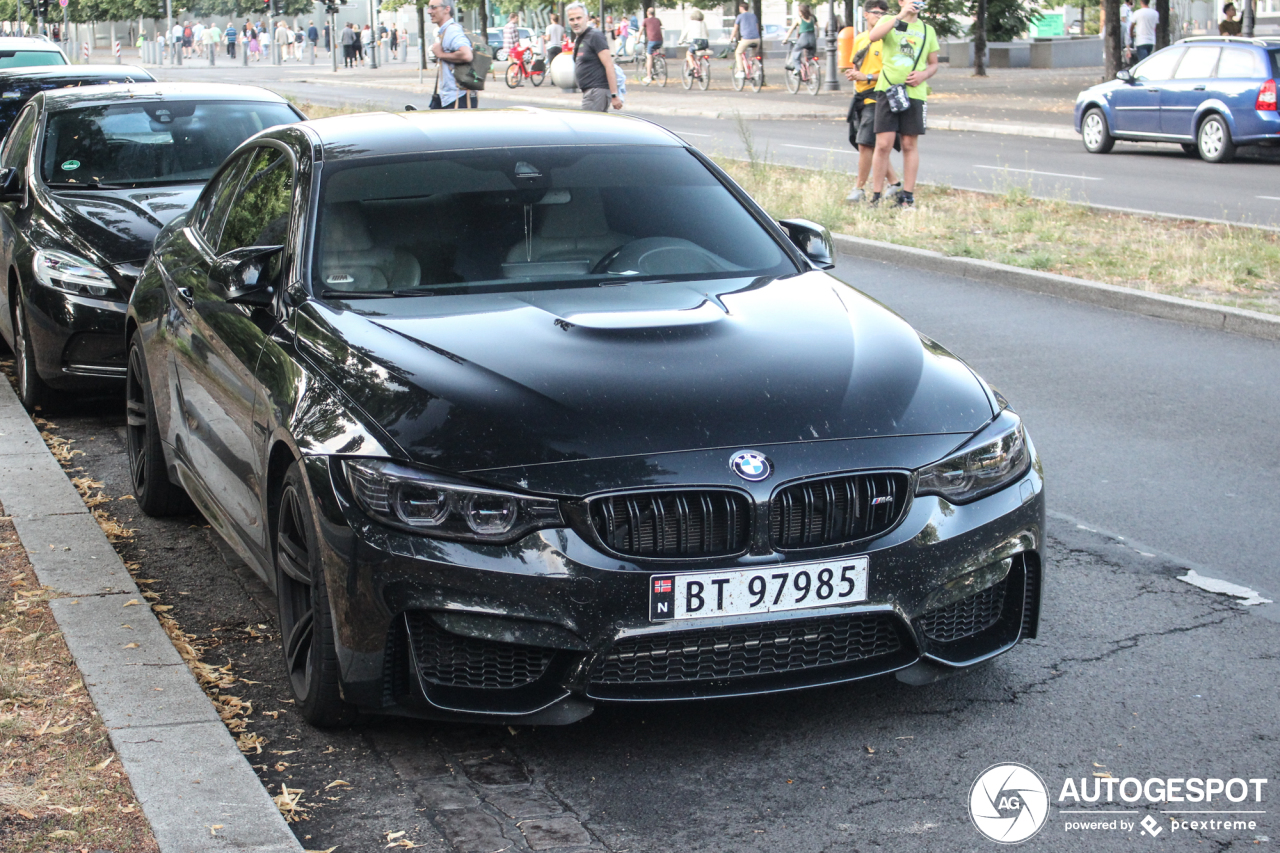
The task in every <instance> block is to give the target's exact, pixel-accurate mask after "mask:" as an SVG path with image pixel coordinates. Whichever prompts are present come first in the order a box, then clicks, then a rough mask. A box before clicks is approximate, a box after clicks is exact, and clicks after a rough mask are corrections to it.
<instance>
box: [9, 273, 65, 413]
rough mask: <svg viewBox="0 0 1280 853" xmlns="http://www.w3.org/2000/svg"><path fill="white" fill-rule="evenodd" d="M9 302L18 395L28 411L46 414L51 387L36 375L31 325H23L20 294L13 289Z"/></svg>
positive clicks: (37, 369) (51, 406)
mask: <svg viewBox="0 0 1280 853" xmlns="http://www.w3.org/2000/svg"><path fill="white" fill-rule="evenodd" d="M14 296H15V298H14V306H13V370H14V374H15V378H17V380H18V399H20V400H22V405H23V406H25V407H26V410H27V411H28V412H34V411H35V410H36V409H40V410H41V412H43V413H44V414H48V413H49V411H50V410H51V409H52V408H53V400H54V396H55V393H56V392H55V391H54V390H53V388H51V387H49V384H48V383H47V382H45V381H44V380H43V379H41V378H40V370H39V368H37V367H36V349H35V344H33V343H32V342H31V327H30V326H28V325H27V311H26V308H25V306H23V304H22V297H21V296H19V295H18V294H17V290H16V289H15V292H14Z"/></svg>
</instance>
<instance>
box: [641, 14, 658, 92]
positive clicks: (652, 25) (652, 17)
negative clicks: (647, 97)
mask: <svg viewBox="0 0 1280 853" xmlns="http://www.w3.org/2000/svg"><path fill="white" fill-rule="evenodd" d="M642 29H643V30H644V33H643V35H644V53H645V57H644V80H643V81H641V82H643V83H644V84H645V85H648V84H649V83H651V82H653V55H654V54H655V53H657V52H658V51H660V50H662V20H661V19H660V18H659V17H658V16H657V15H656V14H654V11H653V7H652V6H650V7H649V8H648V9H646V10H645V15H644V23H643V26H642Z"/></svg>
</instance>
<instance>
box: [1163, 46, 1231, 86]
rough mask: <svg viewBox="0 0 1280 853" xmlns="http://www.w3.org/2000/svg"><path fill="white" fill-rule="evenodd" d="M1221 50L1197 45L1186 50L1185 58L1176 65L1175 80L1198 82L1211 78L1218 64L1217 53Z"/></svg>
mask: <svg viewBox="0 0 1280 853" xmlns="http://www.w3.org/2000/svg"><path fill="white" fill-rule="evenodd" d="M1220 50H1221V48H1217V47H1209V46H1207V45H1197V46H1195V47H1189V48H1187V54H1186V56H1184V57H1182V62H1180V63H1178V72H1177V73H1176V74H1175V75H1174V79H1177V80H1198V79H1201V78H1203V77H1212V76H1213V67H1214V66H1215V65H1217V64H1218V52H1219V51H1220Z"/></svg>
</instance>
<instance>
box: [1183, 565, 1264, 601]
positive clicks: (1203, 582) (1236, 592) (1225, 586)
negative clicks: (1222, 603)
mask: <svg viewBox="0 0 1280 853" xmlns="http://www.w3.org/2000/svg"><path fill="white" fill-rule="evenodd" d="M1178 580H1180V581H1184V582H1186V583H1189V584H1191V585H1192V586H1198V587H1200V589H1203V590H1204V591H1205V592H1216V593H1218V594H1219V595H1230V596H1234V597H1235V598H1240V599H1243V600H1242V601H1241V602H1240V604H1241V605H1242V606H1244V607H1250V606H1252V605H1255V604H1271V603H1272V601H1271V599H1269V598H1263V597H1262V596H1261V595H1259V594H1258V593H1256V592H1254V591H1253V590H1251V589H1249V588H1248V587H1245V586H1239V585H1237V584H1233V583H1228V582H1227V581H1224V580H1218V579H1217V578H1207V577H1205V576H1204V575H1202V574H1198V573H1197V572H1196V570H1195V569H1187V573H1186V574H1185V575H1183V576H1182V577H1180V578H1178Z"/></svg>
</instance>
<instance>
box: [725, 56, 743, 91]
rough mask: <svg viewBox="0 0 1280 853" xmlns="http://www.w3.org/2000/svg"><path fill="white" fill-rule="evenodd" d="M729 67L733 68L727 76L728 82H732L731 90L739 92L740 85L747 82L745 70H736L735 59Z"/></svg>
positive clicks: (740, 89)
mask: <svg viewBox="0 0 1280 853" xmlns="http://www.w3.org/2000/svg"><path fill="white" fill-rule="evenodd" d="M729 67H730V68H731V69H733V70H732V72H731V74H730V78H729V79H730V82H732V83H733V90H734V91H735V92H741V91H742V87H743V86H745V85H746V83H747V75H746V73H745V72H743V71H740V70H738V63H737V61H734V63H733V64H732V65H730V66H729Z"/></svg>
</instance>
